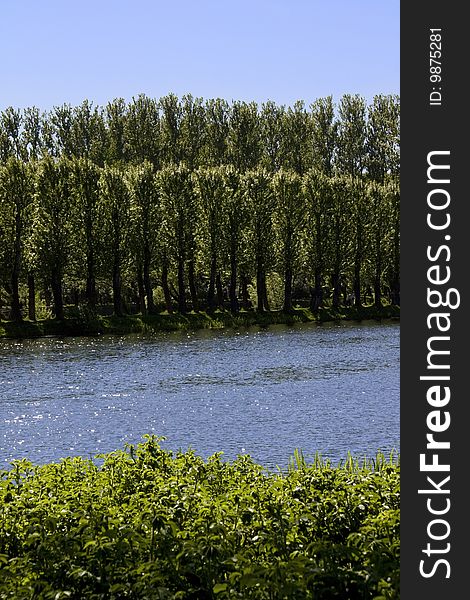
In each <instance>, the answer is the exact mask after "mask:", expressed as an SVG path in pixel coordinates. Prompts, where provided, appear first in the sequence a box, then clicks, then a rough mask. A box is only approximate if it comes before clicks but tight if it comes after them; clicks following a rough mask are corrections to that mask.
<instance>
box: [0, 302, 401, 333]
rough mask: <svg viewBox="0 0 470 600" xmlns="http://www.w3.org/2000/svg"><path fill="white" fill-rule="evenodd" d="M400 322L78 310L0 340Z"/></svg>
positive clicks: (358, 315) (370, 309) (344, 314)
mask: <svg viewBox="0 0 470 600" xmlns="http://www.w3.org/2000/svg"><path fill="white" fill-rule="evenodd" d="M399 319H400V307H399V306H394V305H384V306H382V307H381V308H378V307H376V306H375V305H371V306H362V307H360V308H358V307H355V306H350V307H342V308H340V309H339V310H338V309H337V310H335V309H333V308H326V307H325V308H320V309H318V311H316V312H315V313H313V312H312V311H311V310H310V309H308V308H296V309H293V310H292V311H289V312H284V311H282V310H277V311H264V312H258V311H240V312H238V313H236V314H232V313H231V312H230V311H226V310H224V311H222V310H219V311H214V312H212V313H208V312H197V313H196V312H190V313H185V314H181V313H172V314H169V313H159V314H155V315H141V314H137V315H126V316H115V315H111V316H102V315H97V314H93V313H88V312H85V311H82V310H80V309H77V310H76V311H75V312H73V311H71V312H70V316H69V317H67V318H64V319H63V320H58V319H55V318H49V319H43V320H38V321H29V320H24V321H21V322H15V321H0V338H13V339H29V338H37V337H44V336H64V337H65V336H93V335H103V334H110V335H114V334H117V335H126V334H132V333H145V334H157V333H160V332H169V331H186V330H188V331H194V330H201V329H229V328H232V329H237V328H239V327H252V326H258V327H268V326H270V325H294V324H296V323H318V324H321V323H326V322H335V321H366V320H376V321H381V320H394V321H399Z"/></svg>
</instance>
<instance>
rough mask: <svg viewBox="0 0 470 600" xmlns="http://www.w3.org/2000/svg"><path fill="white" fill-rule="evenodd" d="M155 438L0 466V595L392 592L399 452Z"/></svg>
mask: <svg viewBox="0 0 470 600" xmlns="http://www.w3.org/2000/svg"><path fill="white" fill-rule="evenodd" d="M160 441H161V438H156V437H154V436H146V440H145V442H144V443H142V444H139V445H137V446H128V447H126V449H125V450H124V451H117V452H113V453H110V454H107V455H102V456H100V457H97V462H93V461H91V460H85V459H81V458H67V459H65V460H63V461H61V462H60V463H57V464H48V465H44V466H33V465H32V464H31V463H29V462H28V461H26V460H22V461H15V462H13V463H12V468H11V469H9V470H7V471H3V472H1V482H0V510H1V518H0V565H1V570H0V598H2V599H6V598H14V599H16V600H18V599H27V598H28V599H29V598H31V599H32V598H41V599H43V598H44V599H51V600H52V599H55V600H60V599H62V598H71V599H77V600H78V599H84V598H91V599H93V598H96V599H98V598H102V599H104V598H106V599H120V598H135V599H142V600H144V599H149V600H150V599H175V600H176V599H188V600H189V599H194V600H196V599H197V600H199V599H200V600H204V599H206V598H208V599H209V598H217V599H221V600H222V599H228V598H230V599H231V598H242V599H245V598H256V599H270V600H273V599H284V598H285V599H287V600H295V599H297V598H298V599H305V598H315V599H329V598H344V599H355V598H361V599H363V598H376V599H379V598H381V599H392V598H398V597H399V591H398V588H399V461H398V459H396V458H394V457H390V459H389V460H386V459H385V458H384V457H383V456H382V455H378V456H377V458H376V460H374V461H370V462H365V463H363V464H358V463H357V462H355V461H354V460H352V459H351V458H350V457H349V458H348V460H347V461H346V462H345V463H344V464H342V465H340V466H338V467H333V466H331V465H330V464H329V463H328V462H325V461H322V460H321V459H320V458H319V457H316V459H315V461H314V463H313V464H311V465H308V464H306V462H305V460H304V459H303V457H302V456H301V454H299V453H296V455H295V459H293V461H292V462H291V466H290V468H289V469H288V471H287V472H285V473H282V472H279V473H270V472H266V471H265V470H264V469H263V468H262V467H261V466H260V465H258V464H256V463H254V462H253V461H252V460H251V458H250V457H249V456H240V457H238V458H237V460H235V461H233V462H225V461H223V460H222V458H221V455H220V454H216V455H214V456H212V457H211V458H209V459H208V460H207V461H204V460H203V459H202V458H200V457H198V456H197V455H195V454H194V452H192V451H188V452H185V453H183V452H179V453H176V454H173V453H171V452H169V451H166V450H164V449H162V448H161V446H160Z"/></svg>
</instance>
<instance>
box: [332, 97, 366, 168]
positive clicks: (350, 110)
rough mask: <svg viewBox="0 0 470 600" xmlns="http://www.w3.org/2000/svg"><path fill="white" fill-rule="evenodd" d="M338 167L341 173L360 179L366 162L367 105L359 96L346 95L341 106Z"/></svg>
mask: <svg viewBox="0 0 470 600" xmlns="http://www.w3.org/2000/svg"><path fill="white" fill-rule="evenodd" d="M339 117H340V120H339V124H338V151H337V166H338V171H339V173H342V174H346V175H350V176H351V177H360V176H362V175H363V173H364V170H365V167H366V164H367V160H366V157H367V155H366V135H367V126H366V103H365V100H364V98H362V97H361V96H359V95H357V94H356V95H355V96H351V95H350V94H345V95H344V96H343V97H342V98H341V102H340V105H339Z"/></svg>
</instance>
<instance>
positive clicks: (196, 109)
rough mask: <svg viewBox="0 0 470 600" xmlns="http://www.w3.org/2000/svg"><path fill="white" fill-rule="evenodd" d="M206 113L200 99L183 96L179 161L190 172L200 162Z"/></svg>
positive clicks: (188, 95) (189, 95)
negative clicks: (180, 155)
mask: <svg viewBox="0 0 470 600" xmlns="http://www.w3.org/2000/svg"><path fill="white" fill-rule="evenodd" d="M205 118H206V112H205V110H204V103H203V100H202V98H193V96H191V94H187V95H186V96H183V99H182V115H181V138H180V139H181V154H182V157H181V160H183V161H184V162H185V164H186V165H187V166H188V168H189V170H190V171H193V170H194V169H196V168H197V167H198V166H199V165H200V162H201V157H202V151H203V148H204V143H205V140H204V138H205V135H206V122H205Z"/></svg>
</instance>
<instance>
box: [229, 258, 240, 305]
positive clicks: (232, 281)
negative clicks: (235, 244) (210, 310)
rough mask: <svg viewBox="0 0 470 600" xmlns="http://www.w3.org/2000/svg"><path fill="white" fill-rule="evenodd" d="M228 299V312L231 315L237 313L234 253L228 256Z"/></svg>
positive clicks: (235, 259) (235, 261)
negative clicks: (230, 312) (229, 311)
mask: <svg viewBox="0 0 470 600" xmlns="http://www.w3.org/2000/svg"><path fill="white" fill-rule="evenodd" d="M229 297H230V310H231V311H232V312H233V313H236V312H238V310H239V306H238V298H237V257H236V256H235V252H232V253H231V256H230V289H229Z"/></svg>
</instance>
